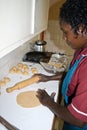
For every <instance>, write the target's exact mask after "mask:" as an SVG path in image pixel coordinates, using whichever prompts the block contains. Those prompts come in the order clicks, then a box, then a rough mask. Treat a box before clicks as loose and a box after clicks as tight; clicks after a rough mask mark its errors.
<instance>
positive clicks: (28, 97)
mask: <svg viewBox="0 0 87 130" xmlns="http://www.w3.org/2000/svg"><path fill="white" fill-rule="evenodd" d="M16 101H17V104H18V105H20V106H22V107H25V108H32V107H36V106H39V105H40V104H41V103H40V102H39V99H38V98H37V97H36V91H27V92H22V93H20V94H18V95H17V98H16Z"/></svg>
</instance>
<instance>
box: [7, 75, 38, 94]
mask: <svg viewBox="0 0 87 130" xmlns="http://www.w3.org/2000/svg"><path fill="white" fill-rule="evenodd" d="M39 79H40V77H39V76H33V77H31V78H30V79H26V80H24V81H21V82H19V83H17V84H15V85H14V86H12V87H10V88H7V89H6V91H7V92H8V93H10V92H12V91H14V90H18V89H21V88H24V87H26V86H29V85H31V84H33V83H36V82H38V81H39Z"/></svg>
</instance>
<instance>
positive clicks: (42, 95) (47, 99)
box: [36, 89, 55, 106]
mask: <svg viewBox="0 0 87 130" xmlns="http://www.w3.org/2000/svg"><path fill="white" fill-rule="evenodd" d="M36 96H37V97H38V99H39V101H40V102H41V104H43V105H44V106H48V104H49V103H51V102H54V96H55V93H54V92H53V93H52V94H51V96H49V95H48V93H47V92H46V91H45V90H44V89H43V90H42V89H38V91H37V95H36Z"/></svg>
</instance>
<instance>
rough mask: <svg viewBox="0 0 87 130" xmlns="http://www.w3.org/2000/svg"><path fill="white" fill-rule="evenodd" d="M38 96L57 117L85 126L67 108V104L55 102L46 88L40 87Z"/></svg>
mask: <svg viewBox="0 0 87 130" xmlns="http://www.w3.org/2000/svg"><path fill="white" fill-rule="evenodd" d="M37 97H38V98H39V100H40V102H41V103H42V104H43V105H45V106H47V107H48V108H49V109H50V110H51V111H52V112H53V113H54V114H55V115H56V116H57V117H59V118H61V119H63V120H64V121H66V122H68V123H70V124H72V125H76V126H78V127H83V126H84V124H85V123H84V122H83V121H81V120H79V119H77V118H75V117H74V116H73V115H72V114H71V113H70V112H69V110H68V109H67V107H66V106H62V105H60V104H58V103H56V102H54V100H53V98H51V97H50V96H49V95H48V94H47V92H46V91H45V90H41V89H39V90H38V91H37Z"/></svg>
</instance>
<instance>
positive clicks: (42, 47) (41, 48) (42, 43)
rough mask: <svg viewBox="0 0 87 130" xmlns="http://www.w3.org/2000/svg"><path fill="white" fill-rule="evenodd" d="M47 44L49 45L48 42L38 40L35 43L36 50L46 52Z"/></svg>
mask: <svg viewBox="0 0 87 130" xmlns="http://www.w3.org/2000/svg"><path fill="white" fill-rule="evenodd" d="M46 44H47V42H46V41H42V40H38V41H36V42H35V45H34V50H35V51H38V52H45V46H46Z"/></svg>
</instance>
